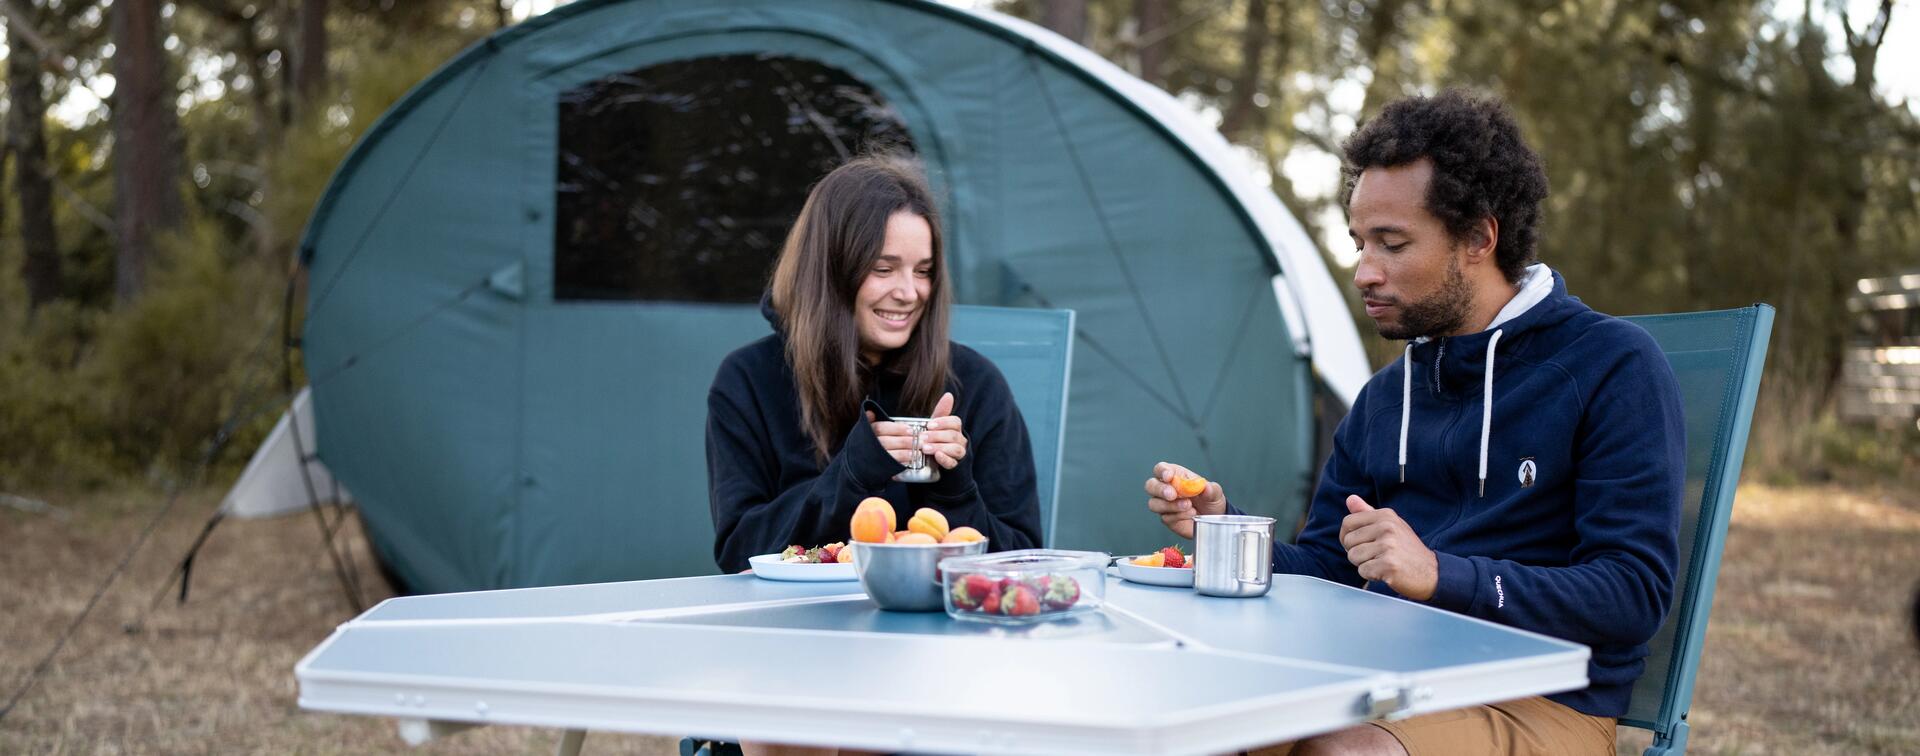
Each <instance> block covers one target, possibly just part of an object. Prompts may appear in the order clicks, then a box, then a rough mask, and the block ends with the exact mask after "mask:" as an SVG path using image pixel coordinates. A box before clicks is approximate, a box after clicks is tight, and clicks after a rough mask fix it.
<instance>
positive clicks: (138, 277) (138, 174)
mask: <svg viewBox="0 0 1920 756" xmlns="http://www.w3.org/2000/svg"><path fill="white" fill-rule="evenodd" d="M111 24H112V27H113V46H114V55H113V76H114V90H113V106H112V113H113V187H114V205H115V207H116V213H115V214H116V216H117V218H116V221H117V225H118V226H119V232H120V233H119V236H120V249H119V251H118V255H117V256H116V257H115V260H114V271H113V292H114V299H115V301H116V302H117V303H119V304H122V305H124V304H126V303H128V302H131V301H133V300H134V299H135V298H137V297H139V296H140V293H141V291H143V290H144V289H145V288H146V283H147V269H148V267H149V265H150V264H151V263H152V261H153V259H154V242H155V240H156V238H157V237H158V236H159V235H160V234H161V233H162V232H164V231H167V230H169V229H172V228H175V227H177V226H178V225H179V224H180V219H181V214H182V209H181V204H180V184H179V178H180V168H179V166H180V159H179V156H178V149H179V142H178V140H177V139H176V138H175V134H176V132H177V129H178V117H177V115H176V114H175V113H174V95H175V92H174V88H173V86H172V84H171V80H170V79H169V77H168V75H167V69H168V68H169V66H168V65H167V59H166V55H165V53H164V52H163V51H162V50H161V47H160V40H161V30H160V0H116V2H114V4H113V10H112V12H111Z"/></svg>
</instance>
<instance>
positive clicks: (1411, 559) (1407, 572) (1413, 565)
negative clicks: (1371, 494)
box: [1187, 496, 1440, 601]
mask: <svg viewBox="0 0 1920 756" xmlns="http://www.w3.org/2000/svg"><path fill="white" fill-rule="evenodd" d="M1347 512H1348V514H1347V517H1346V519H1344V520H1341V521H1340V545H1341V546H1342V547H1344V548H1345V549H1346V550H1347V561H1349V562H1352V563H1353V566H1355V567H1359V568H1360V577H1362V578H1365V579H1366V580H1369V581H1372V580H1379V581H1383V582H1385V583H1386V584H1387V587H1389V588H1392V589H1393V591H1394V592H1395V593H1398V594H1400V595H1402V596H1405V597H1407V598H1410V599H1413V600H1415V601H1426V600H1427V599H1430V598H1433V590H1434V588H1435V587H1436V586H1438V585H1439V584H1440V563H1439V560H1436V559H1434V557H1433V550H1432V549H1429V548H1427V545H1426V544H1425V543H1421V542H1420V536H1417V535H1414V534H1413V527H1412V526H1410V525H1408V524H1407V521H1406V520H1402V519H1400V515H1399V514H1398V513H1396V512H1394V511H1393V510H1391V509H1374V508H1373V507H1372V505H1369V504H1367V502H1366V500H1365V499H1362V498H1360V497H1358V496H1348V497H1347ZM1187 527H1188V528H1189V529H1191V528H1192V527H1193V525H1192V523H1188V525H1187Z"/></svg>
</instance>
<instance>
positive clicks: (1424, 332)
mask: <svg viewBox="0 0 1920 756" xmlns="http://www.w3.org/2000/svg"><path fill="white" fill-rule="evenodd" d="M1472 309H1473V290H1472V289H1471V288H1468V287H1467V277H1466V276H1465V275H1462V274H1461V273H1460V258H1458V257H1453V258H1451V259H1449V260H1448V261H1447V279H1446V281H1444V282H1442V283H1441V284H1440V290H1439V291H1436V292H1434V293H1433V294H1431V295H1428V296H1427V297H1426V298H1425V299H1422V300H1420V301H1418V302H1413V303H1410V304H1407V305H1405V306H1403V307H1401V308H1400V322H1399V323H1398V324H1396V325H1393V326H1385V325H1381V324H1379V323H1378V322H1376V323H1375V324H1374V327H1375V328H1378V329H1379V331H1380V335H1381V336H1382V337H1384V338H1389V339H1415V338H1419V337H1421V336H1438V335H1440V334H1443V333H1451V332H1453V331H1456V330H1459V328H1460V325H1461V324H1462V323H1465V322H1467V314H1468V313H1469V312H1470V311H1471V310H1472Z"/></svg>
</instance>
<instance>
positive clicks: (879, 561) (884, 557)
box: [849, 541, 987, 612]
mask: <svg viewBox="0 0 1920 756" xmlns="http://www.w3.org/2000/svg"><path fill="white" fill-rule="evenodd" d="M849 545H851V546H852V547H853V573H854V574H855V575H858V576H860V587H862V588H865V589H867V597H868V598H871V599H873V603H875V604H879V605H880V608H881V609H888V610H892V611H896V612H937V611H941V610H943V609H946V601H945V600H944V599H943V598H942V597H941V592H942V582H941V580H940V560H941V559H944V558H946V557H951V556H970V555H973V554H984V553H986V552H987V542H986V541H973V542H971V543H937V544H934V545H931V546H925V545H920V546H915V545H906V546H901V545H898V544H891V543H862V542H860V541H855V542H853V543H852V544H849Z"/></svg>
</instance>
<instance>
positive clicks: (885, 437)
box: [867, 392, 967, 470]
mask: <svg viewBox="0 0 1920 756" xmlns="http://www.w3.org/2000/svg"><path fill="white" fill-rule="evenodd" d="M952 412H953V393H952V392H948V393H945V394H941V395H940V401H939V402H937V403H935V404H934V405H933V415H932V417H931V419H929V420H928V421H927V429H926V430H924V431H922V432H921V433H920V452H921V453H923V454H925V455H927V456H928V457H931V458H932V459H933V461H934V462H935V463H936V464H938V465H940V466H941V467H942V468H945V469H948V470H951V469H953V468H954V467H955V466H957V465H959V464H960V460H962V459H966V457H967V434H966V433H965V431H964V430H962V428H961V423H960V418H959V417H958V416H956V415H953V414H952ZM867 422H869V423H872V424H873V436H874V438H876V439H878V440H879V441H880V448H882V449H886V450H887V453H888V454H891V455H893V461H895V462H899V463H900V465H901V466H903V467H904V466H906V465H908V464H910V463H912V462H913V428H912V427H910V426H908V425H907V424H906V423H896V422H893V421H890V420H878V419H876V418H875V417H874V414H873V413H872V412H868V413H867Z"/></svg>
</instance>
